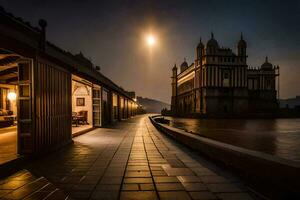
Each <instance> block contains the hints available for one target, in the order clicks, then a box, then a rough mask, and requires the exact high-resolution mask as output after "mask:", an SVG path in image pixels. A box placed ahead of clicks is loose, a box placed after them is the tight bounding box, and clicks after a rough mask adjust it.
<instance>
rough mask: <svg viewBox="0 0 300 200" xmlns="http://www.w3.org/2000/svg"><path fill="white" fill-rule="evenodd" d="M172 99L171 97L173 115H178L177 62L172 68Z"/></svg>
mask: <svg viewBox="0 0 300 200" xmlns="http://www.w3.org/2000/svg"><path fill="white" fill-rule="evenodd" d="M171 78H172V99H171V111H172V114H173V115H176V111H177V66H176V64H175V65H174V67H173V68H172V77H171Z"/></svg>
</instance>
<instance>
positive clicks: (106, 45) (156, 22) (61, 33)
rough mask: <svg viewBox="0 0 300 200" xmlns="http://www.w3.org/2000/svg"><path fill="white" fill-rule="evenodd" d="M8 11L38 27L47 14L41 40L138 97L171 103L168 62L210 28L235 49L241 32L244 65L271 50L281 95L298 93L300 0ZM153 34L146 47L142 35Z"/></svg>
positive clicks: (62, 4)
mask: <svg viewBox="0 0 300 200" xmlns="http://www.w3.org/2000/svg"><path fill="white" fill-rule="evenodd" d="M0 5H2V6H3V7H4V8H5V9H6V10H7V11H9V12H12V13H13V14H14V15H15V16H18V17H22V18H23V19H24V20H25V21H29V22H30V23H31V24H32V25H34V26H37V24H38V20H39V19H40V18H44V19H46V20H47V21H48V27H47V40H49V41H50V42H52V43H54V44H56V45H58V46H59V47H61V48H62V49H64V50H67V51H70V52H71V53H74V54H77V53H78V52H80V51H81V52H82V53H83V54H84V55H85V56H86V57H88V58H90V59H91V60H92V62H93V63H94V64H96V65H99V66H100V67H101V71H102V73H103V74H104V75H106V76H108V77H109V78H111V79H112V80H113V81H114V82H115V83H117V84H118V85H121V86H122V87H123V88H125V89H127V90H135V91H136V94H137V95H139V96H143V97H150V98H155V99H158V100H162V101H165V102H168V103H169V102H170V96H171V84H170V83H171V79H170V76H171V68H172V67H173V65H174V63H176V64H177V65H180V64H181V63H182V61H183V59H184V57H186V59H187V61H188V63H191V62H193V60H194V55H195V47H196V45H197V43H198V41H199V38H200V37H202V41H204V42H205V43H206V42H207V40H208V39H209V38H210V33H211V31H213V32H214V36H215V38H216V39H217V40H218V42H219V45H220V46H224V47H228V48H233V49H234V51H235V50H236V44H237V42H238V40H239V38H240V33H241V32H243V35H244V39H245V40H246V41H247V43H248V55H249V58H248V65H249V66H259V65H261V64H262V63H263V62H264V59H265V56H269V61H270V62H271V63H272V64H276V65H279V66H280V67H281V71H280V72H281V75H280V98H288V97H294V96H296V95H300V80H299V79H300V1H296V0H294V1H293V0H291V1H288V0H286V1H276V0H267V1H263V0H257V1H255V0H252V1H250V0H249V1H248V0H244V1H243V0H236V1H230V0H227V1H221V0H213V1H211V0H210V1H209V0H205V1H201V0H195V1H188V0H185V1H177V0H160V1H158V0H157V1H156V0H147V1H146V0H136V1H129V0H123V1H103V2H101V1H100V0H97V1H96V0H73V1H71V0H69V1H63V0H61V1H53V0H52V1H50V0H49V1H47V0H44V1H43V0H22V1H20V0H0ZM150 32H151V33H152V34H153V35H155V36H156V37H157V40H158V41H157V45H155V46H154V47H153V48H152V49H149V47H147V46H146V45H145V40H144V37H145V34H147V33H150Z"/></svg>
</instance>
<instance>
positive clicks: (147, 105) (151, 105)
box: [137, 97, 170, 113]
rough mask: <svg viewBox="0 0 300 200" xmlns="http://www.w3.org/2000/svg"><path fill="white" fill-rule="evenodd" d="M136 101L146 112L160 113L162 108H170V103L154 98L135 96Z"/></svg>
mask: <svg viewBox="0 0 300 200" xmlns="http://www.w3.org/2000/svg"><path fill="white" fill-rule="evenodd" d="M137 102H138V104H140V105H142V107H143V109H145V110H146V112H147V113H160V112H161V110H162V109H164V108H167V109H170V104H167V103H164V102H162V101H158V100H155V99H149V98H143V97H137Z"/></svg>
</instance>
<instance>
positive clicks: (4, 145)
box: [0, 49, 22, 164]
mask: <svg viewBox="0 0 300 200" xmlns="http://www.w3.org/2000/svg"><path fill="white" fill-rule="evenodd" d="M21 59H22V58H21V56H19V55H17V54H15V53H12V52H10V51H7V50H5V49H0V164H3V163H6V162H8V161H10V160H14V159H16V158H17V154H18V153H17V146H18V145H17V130H18V129H17V114H18V109H17V107H18V103H17V101H18V95H17V94H18V88H19V87H18V62H19V61H20V60H21Z"/></svg>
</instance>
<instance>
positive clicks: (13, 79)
mask: <svg viewBox="0 0 300 200" xmlns="http://www.w3.org/2000/svg"><path fill="white" fill-rule="evenodd" d="M12 82H18V77H13V78H9V79H6V80H5V83H7V84H9V83H12Z"/></svg>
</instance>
